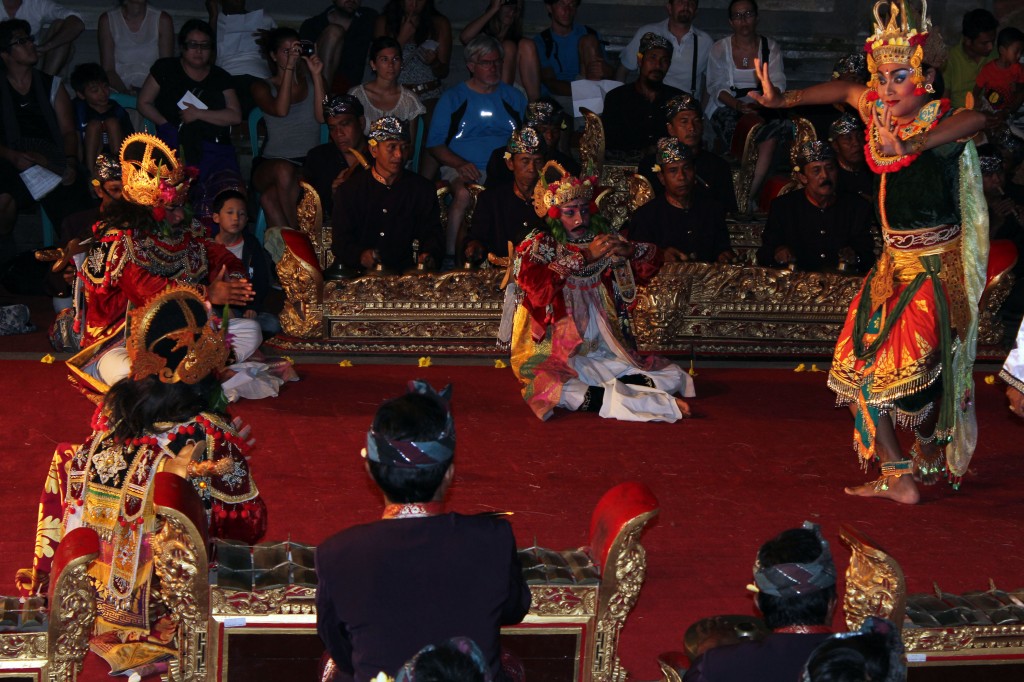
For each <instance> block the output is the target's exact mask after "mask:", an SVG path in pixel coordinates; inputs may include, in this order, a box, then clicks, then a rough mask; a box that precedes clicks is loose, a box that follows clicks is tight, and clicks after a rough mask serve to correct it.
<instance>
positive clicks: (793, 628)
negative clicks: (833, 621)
mask: <svg viewBox="0 0 1024 682" xmlns="http://www.w3.org/2000/svg"><path fill="white" fill-rule="evenodd" d="M772 632H774V633H776V634H790V635H814V634H824V633H831V632H832V628H830V627H829V626H827V625H787V626H785V627H781V628H775V629H774V630H772Z"/></svg>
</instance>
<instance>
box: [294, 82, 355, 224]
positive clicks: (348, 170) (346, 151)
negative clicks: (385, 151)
mask: <svg viewBox="0 0 1024 682" xmlns="http://www.w3.org/2000/svg"><path fill="white" fill-rule="evenodd" d="M322 108H323V115H324V120H325V121H326V122H327V132H328V134H329V135H330V139H329V140H328V141H327V142H325V143H324V144H321V145H319V146H316V147H313V148H312V149H310V150H309V153H308V154H307V155H306V160H305V162H304V163H303V164H302V175H303V177H304V178H305V180H306V182H308V183H309V184H311V185H312V186H313V188H314V189H315V190H316V193H317V194H318V195H319V196H320V205H321V207H322V208H323V213H324V216H332V215H334V192H335V191H336V190H337V189H338V187H339V186H340V185H341V183H343V182H344V181H345V180H347V179H348V178H349V177H350V176H351V175H352V173H353V172H355V171H356V170H357V169H360V168H362V160H365V159H366V157H367V156H368V155H369V152H367V150H366V136H365V135H364V134H363V127H364V126H363V120H364V117H363V105H362V104H360V103H359V100H358V99H356V98H355V97H353V96H352V95H328V96H327V97H326V98H325V99H324V103H323V107H322ZM357 154H358V155H359V156H356V155H357ZM359 157H362V159H360V158H359Z"/></svg>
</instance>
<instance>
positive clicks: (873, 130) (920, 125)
mask: <svg viewBox="0 0 1024 682" xmlns="http://www.w3.org/2000/svg"><path fill="white" fill-rule="evenodd" d="M876 106H878V105H876ZM947 111H949V100H948V99H941V100H932V101H931V102H928V103H927V104H925V105H924V106H923V107H921V108H920V109H919V110H918V112H917V115H916V116H914V118H913V120H911V121H910V122H908V123H905V124H902V125H897V127H896V131H895V132H896V135H897V136H898V137H899V138H900V139H901V140H904V141H905V140H909V139H910V138H912V137H914V136H916V135H920V134H921V133H923V132H925V131H928V130H931V129H932V128H934V127H935V126H936V125H937V124H938V122H939V120H940V119H941V118H942V117H943V115H945V113H946V112H947ZM864 136H865V137H866V138H867V144H865V145H864V151H865V152H866V153H865V154H864V156H865V158H866V159H867V162H868V166H869V167H870V168H871V170H872V171H874V172H875V173H879V174H881V173H891V172H894V171H898V170H900V169H901V168H906V167H907V166H909V165H910V164H912V163H913V162H914V161H916V160H917V157H919V156H920V155H921V154H920V152H918V153H917V154H904V155H902V156H895V155H894V156H887V155H886V154H884V153H883V152H882V148H881V144H880V143H879V140H878V126H877V124H876V122H875V117H874V116H872V117H871V122H870V124H869V125H868V129H867V130H866V131H864Z"/></svg>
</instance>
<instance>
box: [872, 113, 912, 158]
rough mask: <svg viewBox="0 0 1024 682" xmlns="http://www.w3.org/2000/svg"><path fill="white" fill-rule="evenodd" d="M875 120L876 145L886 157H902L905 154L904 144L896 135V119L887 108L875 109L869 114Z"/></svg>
mask: <svg viewBox="0 0 1024 682" xmlns="http://www.w3.org/2000/svg"><path fill="white" fill-rule="evenodd" d="M871 115H872V116H873V117H874V119H875V130H876V131H877V132H878V143H879V145H880V146H881V148H882V150H881V151H882V153H883V154H885V155H886V156H903V155H904V154H906V153H907V149H906V147H907V145H906V143H905V142H904V141H903V140H902V139H900V136H899V135H898V134H897V133H896V119H894V118H893V116H892V109H890V108H889V107H886V106H883V107H875V109H874V111H873V112H872V114H871Z"/></svg>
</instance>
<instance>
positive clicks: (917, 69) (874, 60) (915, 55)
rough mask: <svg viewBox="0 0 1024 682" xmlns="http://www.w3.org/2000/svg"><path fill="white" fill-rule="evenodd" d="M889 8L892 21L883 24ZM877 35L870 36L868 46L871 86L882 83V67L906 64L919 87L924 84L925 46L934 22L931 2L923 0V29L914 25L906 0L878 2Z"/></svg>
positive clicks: (876, 13) (869, 83) (875, 13)
mask: <svg viewBox="0 0 1024 682" xmlns="http://www.w3.org/2000/svg"><path fill="white" fill-rule="evenodd" d="M886 5H888V6H889V21H888V22H885V21H882V8H883V7H885V6H886ZM874 15H875V32H874V33H873V34H872V35H871V36H870V37H868V39H867V43H866V45H865V46H864V48H865V52H867V55H868V71H869V72H870V73H871V80H870V81H869V82H868V87H875V86H876V85H877V84H878V67H879V65H881V64H906V65H907V66H910V67H912V68H913V69H914V76H913V82H914V84H915V85H921V84H922V83H924V72H923V71H922V69H921V63H922V62H923V61H924V44H925V41H926V40H927V39H928V31H929V29H930V28H931V22H930V21H929V20H928V2H927V0H921V30H920V31H919V30H918V29H916V28H912V27H911V26H910V16H909V13H908V12H907V3H906V0H899V2H898V3H897V2H892V1H890V0H878V2H876V3H875V8H874Z"/></svg>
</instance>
